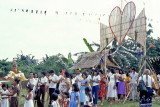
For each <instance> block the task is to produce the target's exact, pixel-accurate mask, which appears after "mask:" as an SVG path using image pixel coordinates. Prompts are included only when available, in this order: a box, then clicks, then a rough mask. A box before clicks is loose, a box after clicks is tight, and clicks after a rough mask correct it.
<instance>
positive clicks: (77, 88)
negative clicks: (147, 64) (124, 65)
mask: <svg viewBox="0 0 160 107" xmlns="http://www.w3.org/2000/svg"><path fill="white" fill-rule="evenodd" d="M106 72H107V73H105V72H104V71H102V70H100V69H93V70H92V72H82V71H81V70H77V72H75V73H72V74H71V73H69V72H67V71H65V72H63V71H61V72H59V75H56V74H55V72H54V70H50V71H48V72H42V73H41V76H39V75H38V74H36V73H33V72H30V73H29V78H28V81H27V94H26V95H21V94H20V90H21V89H20V85H19V82H20V80H19V79H17V78H15V79H14V83H13V84H12V85H11V86H10V87H8V85H7V84H2V91H1V97H2V100H1V107H9V106H10V107H18V104H19V97H20V96H22V97H24V98H25V99H26V101H25V102H24V107H45V105H46V103H47V105H48V106H49V107H97V106H98V107H100V106H103V103H104V101H106V102H107V103H110V104H113V103H114V102H115V101H118V102H119V103H122V102H123V101H124V100H125V98H126V97H127V100H130V101H139V102H140V107H151V106H152V95H153V90H152V86H153V84H154V79H153V78H152V76H150V70H148V69H146V70H145V71H144V74H143V76H140V77H139V76H138V73H137V72H136V69H135V68H131V69H130V70H129V71H126V72H124V71H123V70H122V69H119V68H109V69H108V70H107V71H106ZM158 76H159V75H158ZM158 78H159V80H160V76H159V77H158ZM140 80H143V81H144V83H145V85H146V87H147V90H148V91H147V92H143V91H142V92H138V91H137V86H138V84H139V83H140ZM45 96H46V97H45ZM117 99H118V100H117Z"/></svg>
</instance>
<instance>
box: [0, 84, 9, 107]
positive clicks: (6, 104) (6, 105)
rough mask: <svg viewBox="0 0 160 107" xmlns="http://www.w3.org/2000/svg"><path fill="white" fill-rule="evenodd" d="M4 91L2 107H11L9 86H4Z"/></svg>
mask: <svg viewBox="0 0 160 107" xmlns="http://www.w3.org/2000/svg"><path fill="white" fill-rule="evenodd" d="M2 89H3V90H2V92H1V96H2V102H1V107H9V100H8V96H7V95H9V94H10V92H9V91H8V85H7V84H3V85H2Z"/></svg>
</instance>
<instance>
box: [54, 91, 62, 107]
mask: <svg viewBox="0 0 160 107" xmlns="http://www.w3.org/2000/svg"><path fill="white" fill-rule="evenodd" d="M54 93H56V94H57V95H58V99H57V101H58V103H59V105H60V106H61V107H62V96H61V95H60V91H59V89H56V90H55V91H54Z"/></svg>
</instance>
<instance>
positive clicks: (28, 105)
mask: <svg viewBox="0 0 160 107" xmlns="http://www.w3.org/2000/svg"><path fill="white" fill-rule="evenodd" d="M27 90H28V94H27V95H22V97H25V99H26V101H25V103H24V107H34V104H33V87H32V86H31V85H28V86H27Z"/></svg>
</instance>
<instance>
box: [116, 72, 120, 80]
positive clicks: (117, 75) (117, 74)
mask: <svg viewBox="0 0 160 107" xmlns="http://www.w3.org/2000/svg"><path fill="white" fill-rule="evenodd" d="M119 76H120V74H119V73H116V82H119V80H118V79H117V77H119Z"/></svg>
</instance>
